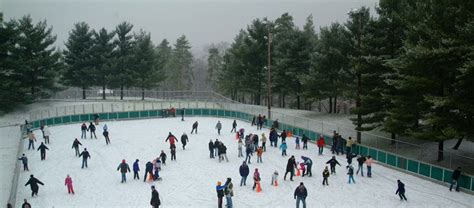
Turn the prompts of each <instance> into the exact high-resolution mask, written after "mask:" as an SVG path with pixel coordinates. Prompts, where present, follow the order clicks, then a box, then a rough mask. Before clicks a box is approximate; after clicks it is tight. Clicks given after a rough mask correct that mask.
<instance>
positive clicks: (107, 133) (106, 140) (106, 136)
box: [102, 129, 110, 145]
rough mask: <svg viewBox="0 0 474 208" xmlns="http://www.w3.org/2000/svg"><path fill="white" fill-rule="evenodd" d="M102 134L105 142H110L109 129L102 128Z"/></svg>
mask: <svg viewBox="0 0 474 208" xmlns="http://www.w3.org/2000/svg"><path fill="white" fill-rule="evenodd" d="M102 135H104V138H105V144H106V145H109V144H110V138H109V131H107V130H106V129H104V132H102Z"/></svg>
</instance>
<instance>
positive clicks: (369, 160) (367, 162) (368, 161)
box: [365, 158, 374, 166]
mask: <svg viewBox="0 0 474 208" xmlns="http://www.w3.org/2000/svg"><path fill="white" fill-rule="evenodd" d="M372 163H374V160H373V159H372V158H370V159H367V160H366V161H365V164H366V165H367V166H372Z"/></svg>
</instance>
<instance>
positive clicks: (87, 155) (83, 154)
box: [79, 150, 91, 160]
mask: <svg viewBox="0 0 474 208" xmlns="http://www.w3.org/2000/svg"><path fill="white" fill-rule="evenodd" d="M80 156H82V159H83V160H87V158H90V157H91V155H90V154H89V152H88V151H86V150H84V151H82V152H81V154H79V157H80Z"/></svg>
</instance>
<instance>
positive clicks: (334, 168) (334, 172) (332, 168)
mask: <svg viewBox="0 0 474 208" xmlns="http://www.w3.org/2000/svg"><path fill="white" fill-rule="evenodd" d="M331 174H336V166H331Z"/></svg>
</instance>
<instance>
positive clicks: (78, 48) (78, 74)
mask: <svg viewBox="0 0 474 208" xmlns="http://www.w3.org/2000/svg"><path fill="white" fill-rule="evenodd" d="M93 35H94V31H92V30H91V29H90V27H89V25H88V24H87V23H85V22H79V23H76V24H74V28H73V29H72V30H71V32H69V38H68V40H67V42H66V43H65V46H66V50H64V52H63V54H64V62H65V64H66V71H65V73H64V74H63V81H64V83H65V84H66V85H68V86H74V87H80V88H81V89H82V99H86V89H88V88H89V87H90V86H93V85H94V84H95V83H96V81H97V76H96V73H95V70H94V66H93V63H92V61H93V60H92V53H91V52H92V51H91V49H92V46H93V45H94V39H93Z"/></svg>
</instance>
